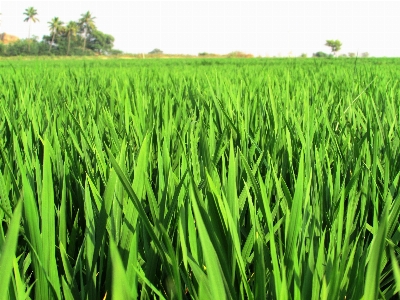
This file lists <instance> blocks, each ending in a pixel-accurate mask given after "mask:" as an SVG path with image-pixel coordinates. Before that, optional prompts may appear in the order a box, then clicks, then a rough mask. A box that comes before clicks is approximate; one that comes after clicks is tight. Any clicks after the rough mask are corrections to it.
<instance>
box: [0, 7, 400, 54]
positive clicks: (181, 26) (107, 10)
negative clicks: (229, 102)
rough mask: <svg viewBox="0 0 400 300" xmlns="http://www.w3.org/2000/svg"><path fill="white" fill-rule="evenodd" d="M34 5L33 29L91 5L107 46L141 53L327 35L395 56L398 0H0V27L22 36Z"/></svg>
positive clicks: (252, 46)
mask: <svg viewBox="0 0 400 300" xmlns="http://www.w3.org/2000/svg"><path fill="white" fill-rule="evenodd" d="M30 6H33V7H34V8H36V9H37V11H38V16H37V17H38V18H39V20H40V22H39V23H35V24H32V32H31V34H32V35H36V36H39V37H40V38H41V37H42V36H43V35H45V34H49V30H48V24H47V22H49V21H50V20H51V19H52V18H53V17H59V18H60V19H61V20H62V21H63V22H64V23H67V22H68V21H71V20H73V21H77V20H78V19H79V18H80V16H81V14H83V13H85V12H87V11H90V12H91V13H92V15H93V16H95V17H96V19H95V22H96V25H97V27H98V29H99V30H101V31H103V32H105V33H108V34H111V35H113V36H114V37H115V43H114V47H115V48H117V49H120V50H122V51H124V52H129V53H142V52H145V53H147V52H149V51H151V50H153V49H154V48H159V49H161V50H162V51H164V53H183V54H198V53H199V52H209V53H218V54H225V53H229V52H232V51H243V52H246V53H252V54H254V55H256V56H257V55H261V56H267V55H269V56H289V55H290V54H291V55H293V56H298V55H300V54H301V53H307V54H308V55H311V54H312V53H314V52H317V51H324V52H327V53H328V52H330V48H328V47H326V46H324V44H325V41H326V40H327V39H339V40H340V41H341V42H342V43H343V47H342V50H341V51H340V52H339V53H348V52H358V53H359V54H361V53H362V52H369V53H370V55H371V56H392V57H394V56H400V1H327V0H326V1H322V0H320V1H118V0H117V1H111V0H107V1H88V0H83V1H65V0H52V1H34V0H32V1H18V0H17V1H15V0H14V1H1V0H0V12H1V13H2V16H1V21H2V23H1V25H0V26H1V27H0V32H7V33H9V34H13V35H17V36H18V37H20V38H26V37H27V36H28V24H27V23H25V22H23V20H24V18H25V17H24V15H23V12H24V11H25V9H26V8H28V7H30Z"/></svg>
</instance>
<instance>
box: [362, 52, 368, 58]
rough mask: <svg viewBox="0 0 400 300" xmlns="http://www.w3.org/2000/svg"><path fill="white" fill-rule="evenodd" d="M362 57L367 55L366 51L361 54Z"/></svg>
mask: <svg viewBox="0 0 400 300" xmlns="http://www.w3.org/2000/svg"><path fill="white" fill-rule="evenodd" d="M361 56H362V57H369V53H368V52H364V53H363V54H361Z"/></svg>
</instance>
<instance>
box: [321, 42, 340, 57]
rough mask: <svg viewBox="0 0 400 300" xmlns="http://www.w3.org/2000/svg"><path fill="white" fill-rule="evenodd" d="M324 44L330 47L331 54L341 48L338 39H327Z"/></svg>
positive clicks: (334, 53)
mask: <svg viewBox="0 0 400 300" xmlns="http://www.w3.org/2000/svg"><path fill="white" fill-rule="evenodd" d="M325 46H328V47H330V48H331V49H332V53H333V55H336V52H338V51H339V50H340V49H341V48H342V43H341V42H340V41H339V40H327V41H326V43H325Z"/></svg>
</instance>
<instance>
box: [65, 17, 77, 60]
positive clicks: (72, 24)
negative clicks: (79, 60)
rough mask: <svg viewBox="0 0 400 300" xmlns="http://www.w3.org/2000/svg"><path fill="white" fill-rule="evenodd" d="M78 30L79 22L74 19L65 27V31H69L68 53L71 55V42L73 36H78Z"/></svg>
mask: <svg viewBox="0 0 400 300" xmlns="http://www.w3.org/2000/svg"><path fill="white" fill-rule="evenodd" d="M77 31H78V24H76V23H75V22H74V21H70V22H69V23H68V24H67V27H66V28H65V32H66V33H67V36H68V49H67V55H69V49H70V44H71V36H76V32H77Z"/></svg>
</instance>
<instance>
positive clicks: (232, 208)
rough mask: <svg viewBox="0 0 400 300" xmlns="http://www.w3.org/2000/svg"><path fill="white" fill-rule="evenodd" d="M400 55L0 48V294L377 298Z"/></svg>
mask: <svg viewBox="0 0 400 300" xmlns="http://www.w3.org/2000/svg"><path fill="white" fill-rule="evenodd" d="M399 78H400V60H396V59H359V60H355V59H316V60H314V59H248V60H231V59H209V60H202V59H192V60H182V59H175V60H174V59H169V60H104V61H101V60H75V61H74V60H65V61H64V60H54V61H52V60H48V61H46V60H41V61H15V60H13V61H8V60H5V61H4V60H3V61H0V132H1V139H0V153H1V155H0V201H1V202H0V217H1V219H2V226H0V274H1V280H0V299H26V298H31V299H103V298H106V299H110V298H112V299H129V298H132V299H135V298H140V299H148V298H151V299H159V298H161V299H162V298H169V299H171V298H173V299H224V298H226V299H361V298H363V299H377V298H380V299H389V298H391V297H392V296H394V295H396V294H397V295H398V292H399V291H400V268H399V262H398V261H399V258H400V248H399V246H400V228H399V225H400V223H399V222H400V220H399V212H400V194H399V179H400V120H399V117H400V109H399V107H400V86H399Z"/></svg>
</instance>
